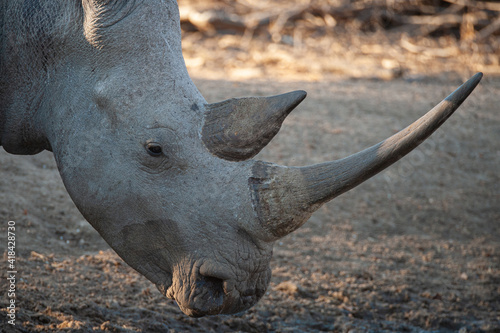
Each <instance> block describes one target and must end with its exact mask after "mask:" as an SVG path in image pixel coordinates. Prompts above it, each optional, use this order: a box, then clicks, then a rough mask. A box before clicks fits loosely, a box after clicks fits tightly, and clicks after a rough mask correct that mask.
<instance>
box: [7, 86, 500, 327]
mask: <svg viewBox="0 0 500 333" xmlns="http://www.w3.org/2000/svg"><path fill="white" fill-rule="evenodd" d="M195 81H196V84H197V86H198V87H199V89H200V90H201V91H202V93H203V94H204V95H205V97H206V98H207V100H208V101H209V102H214V101H219V100H223V99H226V98H229V97H236V96H248V95H256V96H259V95H272V94H277V93H282V92H286V91H289V90H294V89H305V90H306V91H308V92H309V96H308V98H307V99H306V101H305V102H304V103H303V104H302V105H301V106H300V107H299V108H298V109H297V110H296V111H294V113H293V114H292V115H291V116H290V117H289V119H287V120H286V121H285V123H284V126H283V128H282V131H281V132H280V134H279V135H278V136H277V137H276V138H275V139H274V140H273V141H272V142H271V144H270V145H269V146H268V147H267V148H266V149H265V150H264V151H263V152H262V153H261V154H260V155H259V156H257V158H259V159H264V160H268V161H272V162H277V163H284V164H291V165H304V164H311V163H317V162H321V161H326V160H330V159H337V158H341V157H343V156H346V155H348V154H350V153H354V152H356V151H358V150H360V149H363V148H365V147H367V146H369V145H371V144H374V143H376V142H378V141H380V140H382V139H384V138H385V137H387V136H389V135H391V134H393V133H394V132H395V131H397V130H399V129H401V128H402V127H404V126H406V125H407V124H409V123H410V122H411V121H413V120H414V119H416V118H418V117H419V116H420V115H422V114H424V113H425V111H427V110H428V109H429V108H430V107H432V106H433V105H434V104H436V103H437V102H439V101H440V100H441V99H442V98H444V97H445V96H447V95H448V93H449V92H451V91H453V90H454V89H455V87H456V86H458V85H459V84H460V80H458V79H452V80H451V81H447V82H446V81H443V80H442V79H441V78H436V79H432V78H426V79H421V80H407V79H404V78H400V79H396V80H392V81H380V80H350V79H338V80H330V81H323V82H301V81H298V80H296V81H286V82H276V81H273V82H270V81H265V80H263V79H260V80H253V81H213V80H212V81H210V80H204V79H197V80H195ZM499 96H500V80H499V79H498V78H497V79H494V78H488V77H485V78H484V79H483V82H482V83H481V84H480V86H479V87H478V88H477V90H476V91H475V92H474V93H473V95H472V96H471V97H470V98H469V100H468V101H467V102H466V103H465V104H464V105H463V106H462V107H461V108H460V109H459V110H458V111H457V113H456V114H455V115H454V116H453V117H452V118H451V119H450V120H449V121H448V122H447V123H445V124H444V125H443V126H442V128H441V129H439V130H438V132H436V133H435V134H434V135H433V136H432V137H431V138H430V139H429V140H428V141H427V142H426V143H425V144H423V146H421V148H419V149H418V150H416V151H414V152H412V153H411V154H410V155H409V156H407V157H406V158H405V159H403V160H402V161H400V162H398V163H397V164H395V165H394V166H392V167H391V168H390V169H388V170H387V171H385V172H383V173H381V174H379V175H378V176H376V177H375V178H373V179H371V180H369V181H367V182H366V183H364V184H362V185H361V186H359V187H357V188H356V189H354V190H352V191H350V192H348V193H346V194H344V195H343V196H341V197H339V198H337V199H335V200H334V201H333V202H331V203H329V204H327V205H326V206H324V207H323V208H321V209H320V210H319V211H318V212H317V213H316V214H315V215H314V216H313V217H312V218H311V219H310V221H309V222H308V223H307V224H306V225H305V226H304V227H302V228H301V229H299V230H298V231H297V232H295V233H293V234H291V235H289V236H287V237H285V238H284V239H282V240H280V241H279V242H278V243H277V244H276V246H275V251H274V259H273V261H272V269H273V279H272V282H271V285H270V287H269V289H268V292H267V294H266V295H265V296H264V297H263V299H262V300H261V301H260V302H259V303H258V304H257V305H256V306H254V307H253V308H252V309H250V310H249V311H247V312H245V313H243V314H239V315H235V316H220V317H207V318H201V319H193V318H189V317H186V316H185V315H183V314H182V313H181V312H180V310H179V309H178V307H177V306H176V304H175V303H174V302H173V301H171V300H168V299H166V298H164V297H163V296H162V295H161V294H160V293H159V292H158V291H157V290H156V288H155V287H154V286H153V285H152V284H151V283H150V282H148V281H147V280H146V279H145V278H143V277H142V276H140V275H139V274H138V273H137V272H135V271H134V270H132V269H131V268H130V267H128V266H127V265H126V264H125V263H124V262H123V261H122V260H121V259H120V258H119V257H118V256H117V255H116V254H115V253H114V252H113V251H112V250H111V249H110V248H109V247H108V245H107V244H106V243H105V242H104V241H103V240H102V239H101V238H100V236H99V235H98V234H97V232H96V231H94V230H93V229H92V227H91V226H90V225H89V224H88V223H87V222H86V221H85V220H84V219H83V217H82V216H81V215H80V214H79V212H78V211H77V209H76V208H75V206H74V205H73V203H72V202H71V200H70V198H69V196H68V195H67V193H66V191H65V189H64V187H63V185H62V182H61V180H60V178H59V174H58V172H57V169H56V166H55V163H54V161H53V157H52V155H51V154H50V153H48V152H44V153H41V154H38V155H35V156H14V155H9V154H7V153H5V151H3V150H2V151H0V174H1V177H0V220H1V221H2V223H1V228H0V229H1V235H3V236H2V238H3V239H2V241H1V244H2V252H3V253H4V256H3V260H2V261H1V262H2V264H1V266H2V282H1V283H2V290H3V292H2V297H1V298H0V307H1V308H2V309H1V313H0V315H1V316H2V317H3V318H2V319H1V324H0V325H1V326H0V331H5V332H10V331H11V329H12V326H11V325H8V324H7V320H6V314H7V313H6V309H5V308H6V306H7V302H8V298H7V296H6V294H5V292H4V291H5V286H6V284H5V281H6V279H5V275H6V271H7V252H6V251H5V250H6V242H7V239H6V233H7V232H6V231H7V221H9V220H13V221H15V222H16V237H17V238H16V241H17V243H16V250H17V252H16V255H17V258H16V259H17V262H16V264H17V269H18V271H19V274H18V278H19V279H18V281H17V283H16V288H17V290H16V299H17V305H18V311H17V320H16V326H15V330H16V331H18V332H58V331H71V332H86V331H104V332H238V331H239V332H323V331H324V332H351V333H354V332H460V333H466V332H500V189H499V183H500V174H499V163H500V113H499V112H498V104H499V102H500V99H499ZM4 251H5V252H4Z"/></svg>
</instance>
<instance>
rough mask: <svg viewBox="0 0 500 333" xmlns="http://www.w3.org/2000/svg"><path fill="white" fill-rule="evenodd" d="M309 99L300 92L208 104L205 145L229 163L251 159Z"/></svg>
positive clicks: (204, 126) (204, 135) (303, 92)
mask: <svg viewBox="0 0 500 333" xmlns="http://www.w3.org/2000/svg"><path fill="white" fill-rule="evenodd" d="M306 95H307V94H306V92H305V91H301V90H299V91H293V92H290V93H287V94H282V95H277V96H271V97H247V98H235V99H230V100H227V101H224V102H220V103H215V104H209V105H207V107H206V110H207V111H206V114H205V123H204V125H203V129H202V139H203V142H204V144H205V146H206V147H207V148H208V150H209V151H210V152H211V153H212V154H214V155H216V156H218V157H220V158H223V159H226V160H230V161H243V160H246V159H249V158H252V157H253V156H255V155H257V153H259V152H260V151H261V150H262V148H264V147H265V146H266V145H267V144H268V143H269V142H270V141H271V139H272V138H273V137H274V136H275V135H276V134H277V133H278V131H279V130H280V127H281V124H282V123H283V121H284V120H285V118H286V116H288V114H289V113H290V112H291V111H292V110H293V109H294V108H295V107H296V106H297V105H299V104H300V102H302V101H303V100H304V98H305V97H306Z"/></svg>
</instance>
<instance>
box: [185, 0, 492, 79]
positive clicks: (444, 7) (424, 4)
mask: <svg viewBox="0 0 500 333" xmlns="http://www.w3.org/2000/svg"><path fill="white" fill-rule="evenodd" d="M178 3H179V7H180V15H181V27H182V31H183V48H184V56H185V59H186V64H187V66H188V69H189V71H190V74H191V75H193V76H195V77H200V78H211V79H233V80H238V79H251V78H261V77H266V78H268V79H270V78H272V79H273V80H287V81H290V80H301V81H303V80H307V81H316V80H323V79H327V78H332V77H333V78H335V77H349V78H368V79H382V80H391V79H394V78H399V77H403V78H405V79H409V80H412V79H415V80H418V79H419V78H421V77H429V76H443V77H446V78H448V79H449V78H450V77H452V78H453V77H456V78H461V79H463V78H466V77H469V76H470V75H471V74H473V73H475V72H477V71H482V72H484V73H485V74H486V75H488V77H492V76H500V1H469V0H354V1H348V0H236V1H233V0H196V1H195V0H179V1H178Z"/></svg>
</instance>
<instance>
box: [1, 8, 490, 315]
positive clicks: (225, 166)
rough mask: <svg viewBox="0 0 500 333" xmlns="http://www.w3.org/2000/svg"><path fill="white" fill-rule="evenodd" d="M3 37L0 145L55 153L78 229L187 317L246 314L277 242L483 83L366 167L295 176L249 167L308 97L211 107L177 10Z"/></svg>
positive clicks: (97, 18) (34, 14)
mask: <svg viewBox="0 0 500 333" xmlns="http://www.w3.org/2000/svg"><path fill="white" fill-rule="evenodd" d="M0 26H1V28H2V30H1V35H0V61H1V62H0V74H1V77H0V102H1V104H0V145H2V146H3V148H4V149H5V150H6V151H7V152H10V153H13V154H36V153H38V152H40V151H42V150H49V151H52V152H53V153H54V157H55V159H56V162H57V166H58V168H59V171H60V174H61V177H62V179H63V181H64V184H65V186H66V188H67V190H68V192H69V194H70V196H71V198H72V200H73V201H74V203H75V204H76V206H77V207H78V209H79V210H80V211H81V213H82V214H83V216H84V217H85V218H86V219H87V220H88V221H89V222H90V223H91V224H92V226H93V227H94V228H95V229H96V230H97V231H98V232H99V233H100V234H101V235H102V237H103V238H104V239H105V240H106V241H107V242H108V243H109V245H110V246H111V247H112V248H113V249H114V250H115V251H116V252H117V253H118V254H119V255H120V256H121V257H122V258H123V259H124V260H125V261H126V262H127V263H128V264H129V265H130V266H131V267H133V268H134V269H136V270H137V271H138V272H140V273H141V274H143V275H144V276H145V277H146V278H148V279H149V280H151V281H152V282H153V283H154V284H156V285H157V287H158V289H159V290H160V291H161V292H162V293H163V294H164V295H166V296H167V297H170V298H173V299H175V300H176V301H177V303H178V304H179V307H180V308H181V310H182V311H183V312H184V313H186V314H187V315H189V316H196V317H198V316H203V315H215V314H223V313H225V314H230V313H237V312H240V311H243V310H246V309H248V308H249V307H251V306H252V305H254V304H255V303H256V302H257V301H258V300H259V299H260V298H261V297H262V296H263V295H264V293H265V290H266V288H267V286H268V284H269V281H270V277H271V271H270V268H269V262H270V259H271V256H272V248H273V243H274V242H275V241H276V240H277V239H279V238H281V237H283V236H285V235H287V234H288V233H290V232H292V231H294V230H295V229H297V228H299V227H300V226H301V225H302V224H303V223H305V222H306V221H307V219H308V218H309V216H310V215H311V214H312V212H314V211H315V210H316V209H317V208H319V206H320V205H321V204H323V203H324V202H326V201H328V200H331V199H333V198H334V197H335V196H337V195H339V194H341V193H343V192H345V191H347V190H349V189H351V188H353V187H354V186H356V185H358V184H359V183H361V182H363V181H364V180H366V179H368V178H369V177H371V176H373V175H374V174H376V173H377V172H379V171H381V170H382V169H384V168H385V167H387V166H389V165H390V164H392V163H394V162H395V161H397V160H398V159H399V158H401V157H402V156H404V155H405V154H407V153H408V152H409V151H411V150H412V149H413V148H415V147H416V146H417V145H418V144H419V143H421V142H422V141H423V140H425V138H427V137H428V136H429V135H430V134H431V133H432V132H433V131H434V130H435V129H436V128H438V127H439V126H440V125H441V124H442V123H443V122H444V121H445V120H446V119H447V118H448V117H449V116H450V115H451V114H452V113H453V111H454V110H455V109H456V108H457V107H458V106H459V105H460V104H461V103H462V102H463V100H465V98H466V97H467V96H468V95H469V94H470V92H471V91H472V90H473V89H474V87H475V86H476V85H477V84H478V82H479V80H480V79H481V74H480V73H479V74H476V75H475V76H474V77H473V78H471V79H470V80H469V81H468V82H467V83H465V84H464V85H463V86H462V87H460V88H459V89H457V90H456V91H455V92H454V93H453V94H452V95H450V96H449V97H448V98H447V99H445V100H444V101H443V102H441V103H440V104H439V105H438V106H436V107H435V108H434V109H433V110H431V111H429V113H428V114H426V115H425V116H423V117H422V118H421V119H420V120H418V121H417V122H415V123H414V124H412V125H411V126H409V127H408V128H407V129H405V130H403V131H401V132H400V133H398V134H396V135H394V136H393V137H391V138H389V139H387V140H384V141H382V142H381V143H379V144H377V145H375V146H373V147H371V148H368V149H367V150H365V151H362V152H360V153H358V154H355V155H353V156H350V157H347V158H345V159H342V160H339V161H333V162H327V163H323V164H319V165H314V166H310V167H301V168H297V167H295V168H291V167H285V166H278V165H274V164H269V163H265V162H261V161H255V160H253V159H252V157H253V156H255V155H256V154H257V153H258V152H259V151H260V150H261V149H262V148H263V147H264V146H265V145H266V144H267V143H269V141H270V140H271V139H272V138H273V136H274V135H275V134H276V133H277V132H278V130H279V128H280V126H281V123H282V122H283V120H284V119H285V117H286V116H287V115H288V113H289V112H290V111H292V110H293V108H295V106H297V105H298V104H299V103H300V102H301V101H302V100H303V99H304V98H305V92H302V91H297V92H292V93H289V94H284V95H279V96H275V97H270V98H242V99H233V100H229V101H225V102H221V103H217V104H211V105H209V104H207V102H206V101H205V99H204V98H203V97H202V96H201V94H200V93H199V91H198V90H197V89H196V87H195V86H194V84H193V83H192V81H191V79H190V78H189V75H188V73H187V70H186V66H185V64H184V59H183V57H182V50H181V32H180V26H179V13H178V8H177V3H176V2H174V1H166V0H165V1H153V0H151V1H138V0H137V1H125V0H121V1H118V0H116V1H112V0H81V1H76V0H45V1H42V0H31V1H15V0H7V1H2V4H1V5H0Z"/></svg>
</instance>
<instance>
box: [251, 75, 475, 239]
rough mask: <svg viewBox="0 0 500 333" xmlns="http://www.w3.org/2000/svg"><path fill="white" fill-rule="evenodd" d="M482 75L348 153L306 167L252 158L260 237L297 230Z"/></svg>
mask: <svg viewBox="0 0 500 333" xmlns="http://www.w3.org/2000/svg"><path fill="white" fill-rule="evenodd" d="M482 76H483V75H482V73H477V74H476V75H474V76H473V77H472V78H470V79H469V80H468V81H467V82H465V83H464V84H463V85H462V86H460V87H459V88H458V89H457V90H455V91H454V92H453V93H452V94H450V95H449V96H448V97H447V98H445V99H444V100H443V101H441V103H439V104H438V105H436V106H435V107H434V108H433V109H432V110H430V111H429V112H428V113H427V114H425V115H424V116H423V117H421V118H420V119H418V120H417V121H415V122H414V123H413V124H411V125H410V126H408V127H407V128H405V129H403V130H402V131H400V132H398V133H396V134H394V135H393V136H391V137H390V138H388V139H386V140H384V141H382V142H380V143H378V144H376V145H374V146H372V147H370V148H368V149H365V150H363V151H361V152H359V153H356V154H354V155H351V156H349V157H346V158H343V159H340V160H337V161H332V162H326V163H321V164H316V165H312V166H307V167H285V166H279V165H275V164H270V163H265V162H261V161H257V162H255V164H254V166H253V169H252V173H253V176H252V177H251V178H250V179H249V186H250V189H251V191H252V200H253V205H254V209H255V211H256V213H257V215H258V219H259V222H260V224H261V225H260V227H261V228H263V234H264V235H265V236H264V237H265V238H267V240H276V239H278V238H281V237H283V236H285V235H287V234H289V233H290V232H292V231H294V230H296V229H297V228H299V227H300V226H302V224H304V223H305V222H306V221H307V220H308V219H309V217H310V216H311V214H312V213H313V212H314V211H315V210H316V209H318V208H319V207H320V206H321V205H322V204H323V203H325V202H327V201H329V200H331V199H333V198H335V197H336V196H338V195H340V194H342V193H344V192H347V191H348V190H350V189H352V188H353V187H355V186H357V185H359V184H360V183H362V182H364V181H365V180H367V179H368V178H370V177H372V176H374V175H375V174H377V173H379V172H380V171H382V170H383V169H385V168H387V167H388V166H389V165H391V164H393V163H394V162H396V161H397V160H399V159H400V158H401V157H403V156H404V155H406V154H408V153H409V152H410V151H412V150H413V149H414V148H415V147H417V146H418V145H419V144H420V143H422V142H423V141H424V140H425V139H427V138H428V137H429V136H430V135H431V134H432V133H433V132H434V131H435V130H436V129H437V128H438V127H439V126H441V124H443V123H444V122H445V121H446V120H447V119H448V118H449V117H450V116H451V115H452V114H453V112H454V111H455V110H456V109H457V108H458V107H459V106H460V104H462V102H463V101H464V100H465V99H466V98H467V97H468V96H469V94H470V93H471V92H472V91H473V90H474V88H475V87H476V86H477V84H478V83H479V81H480V80H481V78H482Z"/></svg>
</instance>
